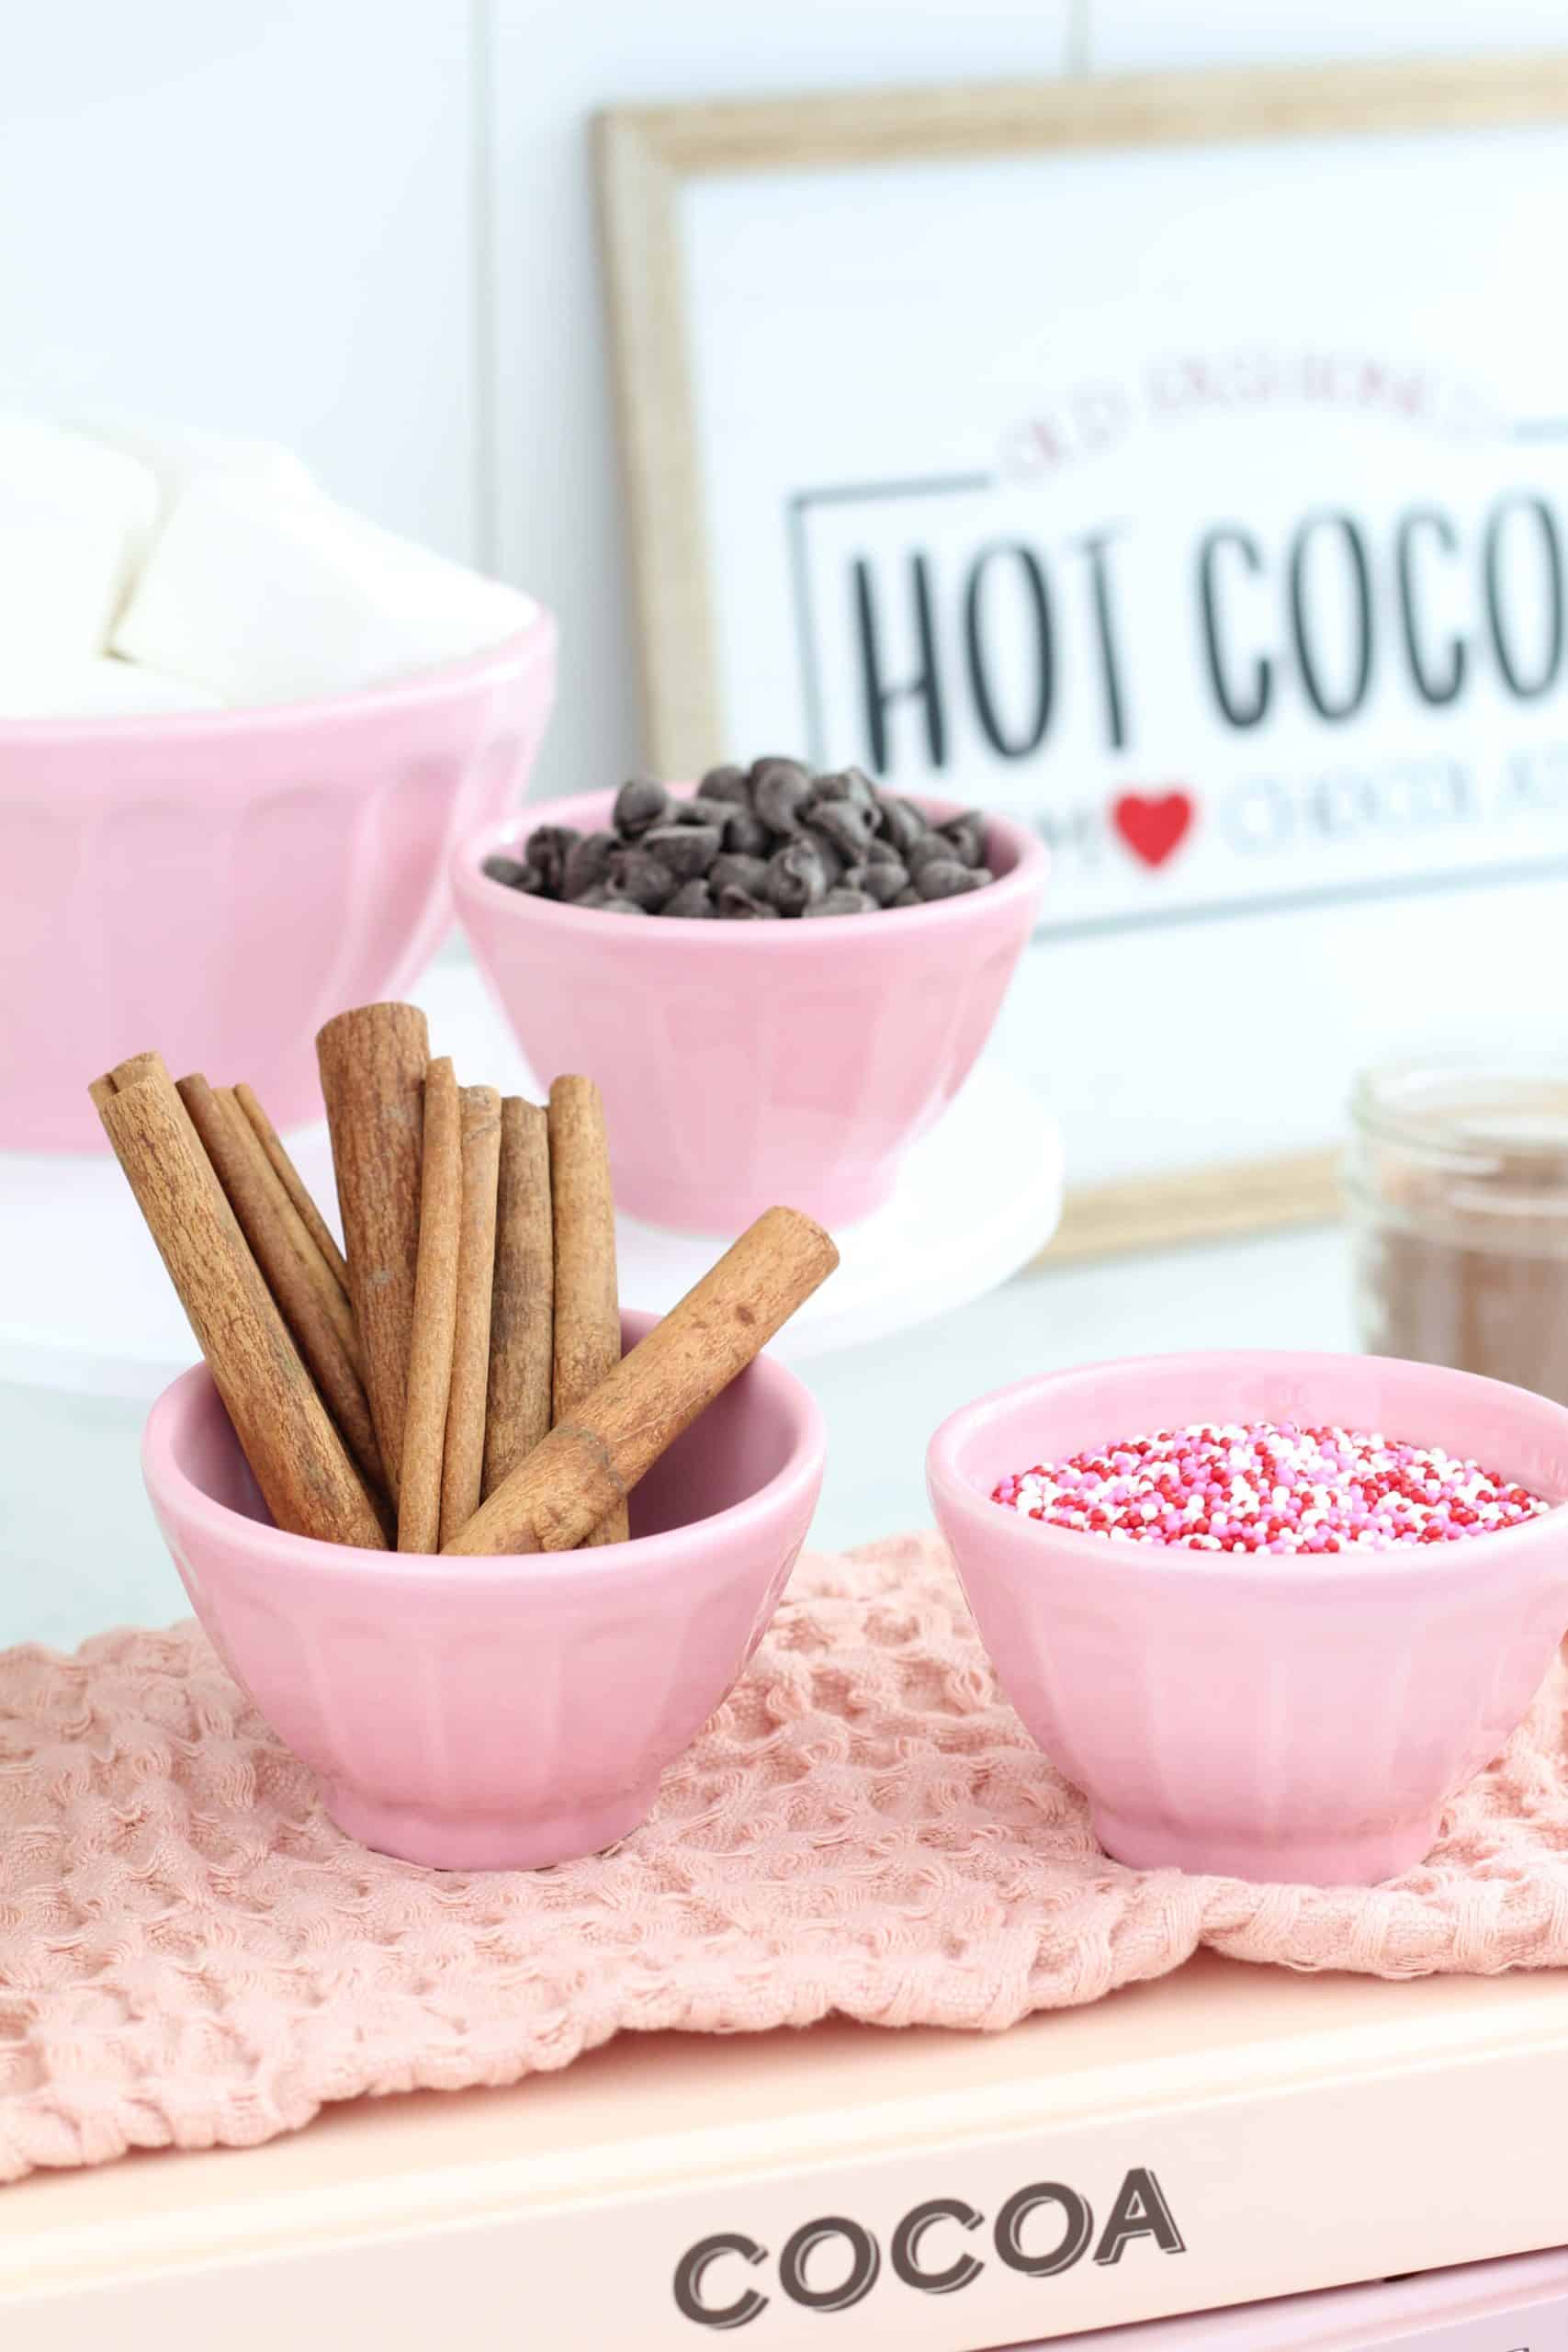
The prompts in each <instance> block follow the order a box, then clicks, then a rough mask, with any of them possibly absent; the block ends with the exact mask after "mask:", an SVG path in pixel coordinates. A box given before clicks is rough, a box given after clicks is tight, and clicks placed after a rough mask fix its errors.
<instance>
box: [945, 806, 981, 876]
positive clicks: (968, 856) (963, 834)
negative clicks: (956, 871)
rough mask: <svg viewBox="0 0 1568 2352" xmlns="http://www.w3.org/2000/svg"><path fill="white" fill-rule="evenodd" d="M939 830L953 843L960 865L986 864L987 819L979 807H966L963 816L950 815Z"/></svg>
mask: <svg viewBox="0 0 1568 2352" xmlns="http://www.w3.org/2000/svg"><path fill="white" fill-rule="evenodd" d="M937 831H938V832H939V833H941V834H942V836H943V838H944V839H945V840H947V841H950V842H952V843H953V850H954V852H955V854H956V855H957V858H958V863H959V865H984V864H985V862H986V820H985V818H984V817H983V816H982V814H981V812H980V810H979V809H964V812H963V814H962V815H961V816H957V817H949V818H948V819H947V820H946V822H945V823H944V824H941V825H939V826H938V827H937Z"/></svg>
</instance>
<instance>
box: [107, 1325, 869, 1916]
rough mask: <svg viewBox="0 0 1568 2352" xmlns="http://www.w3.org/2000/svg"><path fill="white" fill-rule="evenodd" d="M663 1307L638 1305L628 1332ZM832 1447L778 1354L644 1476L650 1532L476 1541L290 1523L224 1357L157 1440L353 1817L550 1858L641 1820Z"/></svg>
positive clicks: (262, 1683)
mask: <svg viewBox="0 0 1568 2352" xmlns="http://www.w3.org/2000/svg"><path fill="white" fill-rule="evenodd" d="M655 1319H656V1318H655V1317H652V1316H649V1315H627V1316H626V1317H623V1329H624V1332H625V1337H626V1344H627V1346H628V1347H629V1346H630V1345H631V1344H632V1342H633V1341H634V1340H638V1339H640V1338H641V1337H642V1334H643V1333H644V1331H646V1330H647V1329H649V1326H650V1325H651V1324H652V1323H653V1322H654V1320H655ZM822 1460H823V1434H822V1418H821V1415H820V1413H819V1412H818V1408H817V1406H816V1403H815V1402H814V1400H813V1398H812V1397H811V1396H810V1394H809V1393H808V1391H807V1389H805V1388H803V1387H802V1385H801V1384H800V1382H799V1381H798V1380H796V1379H795V1376H794V1374H791V1373H789V1372H786V1371H785V1369H784V1366H783V1365H782V1364H778V1363H772V1362H771V1361H770V1360H769V1359H768V1358H767V1357H766V1356H761V1357H759V1358H758V1360H757V1362H756V1363H754V1364H752V1365H750V1368H749V1369H748V1370H747V1371H746V1372H744V1373H742V1374H741V1375H740V1377H739V1380H737V1381H736V1382H734V1383H733V1385H731V1386H730V1387H729V1388H728V1389H727V1390H726V1391H725V1392H724V1394H723V1395H722V1396H721V1397H718V1398H717V1399H716V1402H715V1403H714V1404H712V1405H710V1406H709V1408H708V1409H707V1411H706V1412H705V1413H704V1414H703V1416H702V1418H701V1419H699V1420H697V1421H696V1422H694V1424H693V1426H692V1428H691V1429H690V1430H687V1432H686V1434H685V1436H684V1437H682V1438H681V1439H679V1440H678V1441H677V1442H676V1443H675V1444H674V1445H673V1446H671V1449H670V1452H669V1453H667V1454H665V1455H664V1457H663V1459H662V1460H661V1461H660V1462H659V1463H657V1464H655V1466H654V1468H653V1469H652V1470H651V1471H650V1472H649V1475H648V1476H647V1477H646V1478H645V1479H644V1480H643V1481H642V1483H641V1485H640V1486H639V1487H637V1490H636V1492H635V1493H634V1495H633V1497H632V1506H631V1518H632V1540H631V1542H630V1543H628V1544H606V1545H604V1547H603V1549H601V1550H599V1551H590V1552H574V1553H556V1554H543V1555H537V1556H536V1557H533V1558H525V1559H489V1560H486V1559H474V1560H465V1559H457V1558H452V1559H427V1558H416V1557H413V1556H412V1555H410V1556H400V1555H398V1554H397V1553H389V1552H363V1551H358V1550H356V1549H354V1548H353V1547H351V1546H349V1545H346V1544H316V1543H311V1542H310V1541H308V1540H307V1539H306V1538H304V1537H301V1536H298V1535H284V1534H280V1533H279V1532H278V1531H277V1530H276V1528H275V1527H274V1526H273V1525H272V1523H271V1521H270V1520H269V1519H268V1518H267V1515H266V1511H265V1507H264V1505H263V1504H262V1502H261V1499H260V1497H259V1496H258V1494H257V1492H256V1489H255V1486H254V1481H253V1480H252V1477H251V1474H250V1471H249V1469H248V1468H247V1466H246V1464H245V1461H244V1457H243V1454H242V1453H241V1452H240V1449H239V1446H238V1444H237V1443H236V1442H235V1438H234V1433H233V1430H232V1429H231V1426H230V1423H229V1418H228V1415H227V1414H226V1413H225V1412H224V1410H223V1408H222V1406H221V1404H220V1401H219V1397H218V1392H217V1390H216V1389H215V1388H214V1387H213V1385H212V1382H211V1379H210V1378H209V1374H208V1373H207V1371H206V1368H205V1367H204V1366H200V1365H198V1366H197V1368H196V1369H195V1370H194V1371H191V1372H187V1373H183V1374H181V1376H180V1378H179V1379H178V1380H176V1381H175V1382H174V1383H173V1385H171V1386H170V1387H168V1388H166V1389H165V1390H164V1394H163V1395H162V1397H159V1399H158V1401H157V1403H156V1404H155V1405H154V1406H153V1408H152V1413H151V1415H150V1417H149V1419H148V1422H147V1431H146V1436H145V1438H144V1440H143V1443H142V1468H143V1471H144V1474H145V1476H146V1480H147V1490H148V1493H149V1494H150V1495H151V1497H152V1508H153V1510H154V1511H155V1512H156V1514H157V1518H158V1523H159V1526H160V1527H161V1528H162V1529H163V1532H164V1540H165V1541H166V1543H167V1544H168V1546H169V1549H170V1551H171V1552H172V1553H173V1555H174V1558H175V1566H176V1567H177V1568H178V1569H179V1572H180V1576H181V1577H182V1579H183V1580H184V1583H185V1588H186V1591H187V1592H188V1593H189V1595H190V1598H191V1603H192V1606H193V1607H194V1608H195V1610H196V1613H197V1616H198V1617H199V1618H200V1620H201V1623H202V1624H203V1626H204V1627H205V1629H206V1631H207V1633H208V1634H209V1636H210V1638H211V1640H212V1643H213V1645H214V1646H215V1648H216V1649H217V1650H218V1651H219V1653H220V1656H221V1657H222V1658H223V1661H224V1663H225V1665H226V1666H227V1667H228V1668H229V1670H230V1672H231V1674H232V1675H233V1677H234V1679H235V1680H236V1681H237V1682H239V1683H240V1684H241V1685H242V1687H243V1689H244V1690H245V1691H247V1692H248V1693H249V1694H250V1696H251V1698H252V1699H253V1700H254V1702H255V1704H256V1706H257V1707H258V1708H259V1709H260V1711H261V1713H263V1714H264V1715H265V1717H266V1720H267V1722H268V1723H269V1724H271V1725H272V1727H273V1729H274V1731H276V1734H277V1736H278V1737H279V1738H280V1739H281V1740H283V1741H284V1742H285V1743H286V1744H287V1745H288V1747H291V1748H292V1749H293V1750H294V1753H295V1754H296V1755H297V1756H299V1757H301V1758H303V1759H304V1761H305V1762H306V1763H307V1764H309V1765H310V1767H311V1768H312V1770H315V1771H316V1772H318V1773H319V1774H320V1776H321V1796H322V1801H323V1803H324V1804H325V1805H326V1808H327V1811H328V1812H329V1813H330V1814H331V1815H332V1816H333V1820H334V1821H335V1822H336V1823H337V1824H338V1826H339V1827H340V1828H342V1829H345V1830H347V1832H348V1833H349V1835H350V1837H353V1838H359V1839H360V1840H361V1841H362V1842H363V1843H364V1844H365V1845H367V1846H374V1847H375V1848H377V1849H378V1850H379V1851H380V1852H382V1853H387V1854H396V1855H398V1856H400V1858H401V1859H402V1860H404V1861H411V1862H425V1863H429V1864H432V1865H433V1866H434V1867H435V1868H437V1869H445V1870H531V1869H533V1868H535V1867H536V1866H537V1865H539V1864H542V1863H545V1862H560V1861H568V1860H572V1859H574V1858H575V1857H576V1856H578V1855H580V1854H591V1853H594V1852H596V1851H597V1850H598V1849H600V1848H601V1847H603V1846H608V1845H610V1844H612V1843H613V1842H614V1840H615V1838H624V1837H625V1836H626V1832H627V1831H628V1830H630V1829H635V1828H636V1827H637V1824H638V1822H640V1821H641V1820H643V1819H644V1817H645V1816H646V1815H647V1814H648V1812H649V1807H650V1806H651V1805H652V1804H653V1801H654V1798H655V1796H656V1795H657V1794H658V1791H659V1776H660V1772H661V1771H662V1770H664V1767H665V1766H666V1765H667V1764H669V1763H671V1762H672V1761H673V1760H674V1758H676V1757H677V1756H679V1755H680V1753H681V1751H682V1748H684V1747H687V1746H688V1745H689V1744H690V1742H691V1741H692V1740H693V1738H694V1736H696V1734H697V1732H698V1731H700V1730H701V1728H702V1726H703V1724H705V1722H706V1720H707V1718H708V1716H709V1715H710V1714H712V1713H713V1711H714V1709H715V1708H716V1706H718V1705H719V1704H720V1702H722V1701H723V1700H724V1699H725V1698H726V1697H727V1696H728V1692H729V1691H730V1690H731V1689H732V1687H733V1685H734V1683H735V1680H736V1678H737V1677H738V1675H739V1672H740V1670H741V1668H742V1667H743V1666H744V1665H745V1664H746V1662H747V1660H748V1659H749V1658H750V1656H751V1653H752V1651H753V1650H754V1649H755V1648H756V1646H757V1644H758V1642H759V1641H760V1640H761V1636H762V1633H763V1631H764V1629H765V1627H766V1625H767V1623H768V1621H769V1619H770V1618H771V1617H772V1615H773V1610H774V1608H775V1607H776V1606H777V1603H778V1599H779V1595H780V1594H781V1593H782V1592H783V1590H784V1584H785V1581H786V1579H787V1578H788V1576H789V1572H790V1570H791V1568H792V1567H793V1566H795V1556H796V1555H797V1554H798V1552H799V1550H800V1547H801V1544H803V1543H804V1542H805V1540H806V1531H807V1527H808V1526H809V1525H810V1523H811V1515H812V1512H813V1511H814V1510H816V1507H817V1497H818V1491H819V1489H820V1487H821V1484H822Z"/></svg>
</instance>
